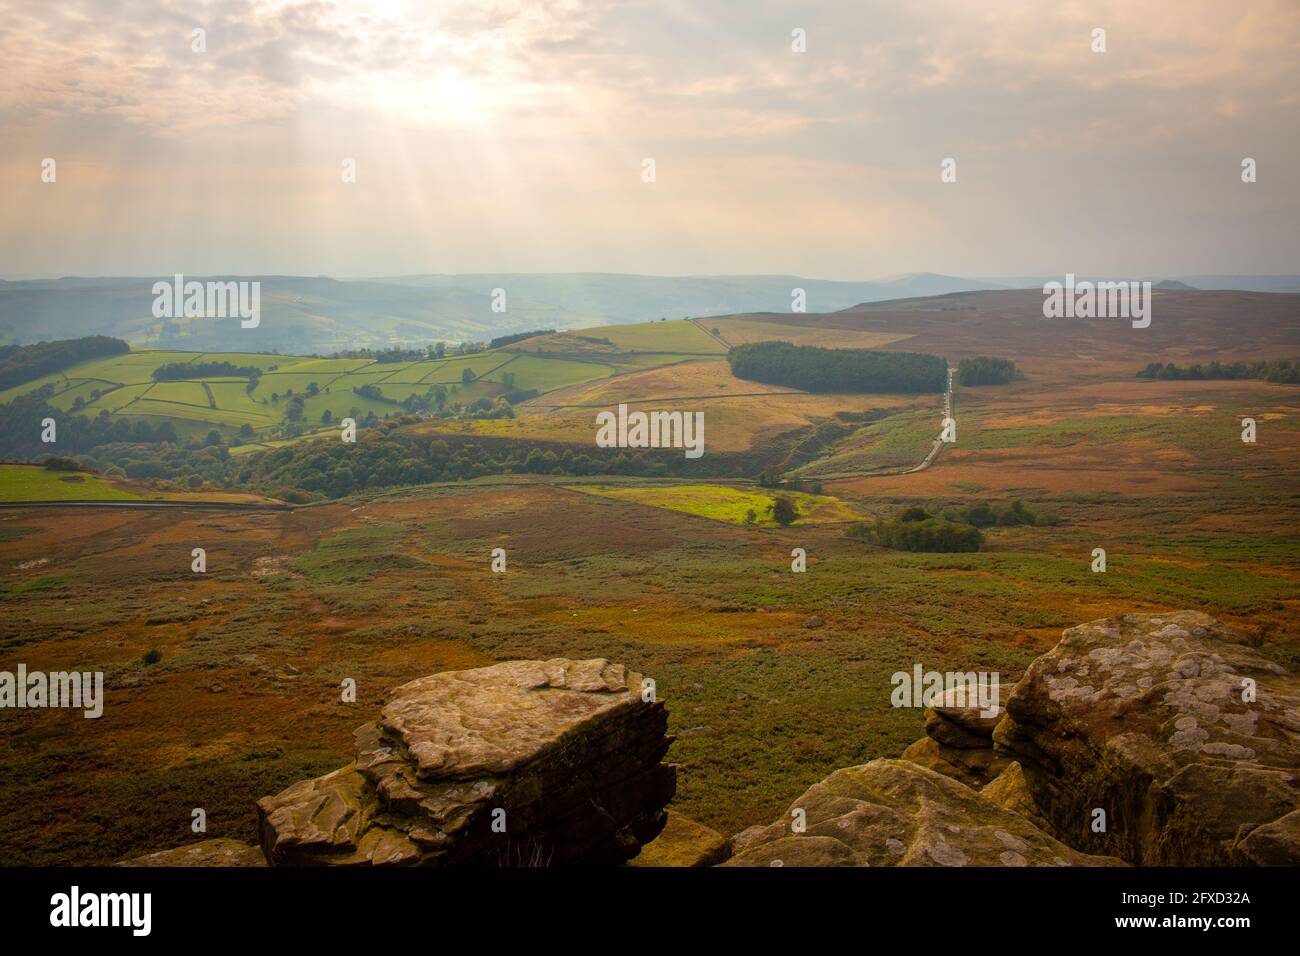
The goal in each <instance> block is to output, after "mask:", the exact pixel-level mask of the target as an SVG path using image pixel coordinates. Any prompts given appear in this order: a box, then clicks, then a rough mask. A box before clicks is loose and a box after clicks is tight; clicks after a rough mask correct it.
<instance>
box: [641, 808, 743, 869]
mask: <svg viewBox="0 0 1300 956" xmlns="http://www.w3.org/2000/svg"><path fill="white" fill-rule="evenodd" d="M730 851H731V847H730V845H729V844H728V842H727V838H726V837H724V836H723V835H722V834H721V833H719V832H718V831H717V830H713V829H711V828H709V827H706V826H705V825H704V824H702V823H696V822H695V821H694V820H692V819H690V818H689V817H684V816H682V815H681V814H680V813H677V812H675V811H670V812H669V814H668V824H667V825H666V826H665V827H664V829H663V832H662V833H660V834H659V836H657V837H655V839H654V840H653V841H652V842H650V843H647V844H646V845H645V846H643V847H642V848H641V852H640V853H638V854H637V855H636V857H635V858H634V859H631V860H629V861H628V864H627V865H628V866H669V867H694V866H716V865H717V864H719V863H721V862H722V861H723V860H725V859H726V858H727V855H728V853H730Z"/></svg>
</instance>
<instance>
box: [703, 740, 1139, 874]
mask: <svg viewBox="0 0 1300 956" xmlns="http://www.w3.org/2000/svg"><path fill="white" fill-rule="evenodd" d="M796 811H802V816H803V819H804V822H805V827H806V828H805V829H804V831H803V832H794V831H793V830H792V824H793V823H795V822H796V821H797V819H798V815H797V814H796ZM731 843H732V857H731V859H730V860H728V861H727V862H726V863H723V864H722V865H723V866H1122V865H1123V863H1122V862H1121V861H1119V860H1115V859H1110V858H1103V857H1096V856H1089V855H1087V854H1084V853H1079V852H1078V851H1076V850H1073V849H1071V848H1070V847H1068V846H1066V845H1065V844H1063V843H1060V842H1059V841H1057V840H1056V839H1054V838H1053V837H1051V836H1049V835H1048V834H1047V833H1045V832H1043V831H1042V830H1040V829H1039V828H1038V827H1036V826H1034V824H1033V823H1031V822H1030V821H1029V820H1027V819H1025V818H1024V817H1022V816H1020V815H1019V814H1017V813H1013V812H1012V811H1010V810H1006V809H1003V808H1002V807H1000V806H998V805H996V804H995V803H993V802H992V801H990V800H988V799H986V798H985V797H983V796H981V795H980V794H978V793H976V792H975V791H974V790H971V789H970V788H969V787H966V786H964V785H962V784H960V783H958V782H957V781H955V780H953V779H951V778H949V777H946V776H944V775H942V774H938V773H935V772H934V771H932V770H928V769H926V768H925V767H922V766H919V765H917V764H914V763H912V762H911V761H907V760H873V761H872V762H871V763H868V764H864V765H863V766H860V767H849V768H847V769H844V770H838V771H836V772H835V773H833V774H831V775H830V776H829V777H827V778H826V779H825V780H823V781H822V782H821V783H817V784H814V785H813V786H812V787H811V788H810V789H809V790H808V791H807V792H806V793H805V794H804V795H803V796H801V797H800V798H799V799H798V800H796V801H795V802H794V803H793V804H791V806H790V809H789V811H787V812H786V813H785V814H783V815H782V816H781V817H780V818H779V819H778V820H777V821H776V822H775V823H773V824H771V825H770V826H766V827H751V828H750V829H748V830H745V831H743V832H742V833H739V834H737V835H736V836H735V837H733V838H732V841H731Z"/></svg>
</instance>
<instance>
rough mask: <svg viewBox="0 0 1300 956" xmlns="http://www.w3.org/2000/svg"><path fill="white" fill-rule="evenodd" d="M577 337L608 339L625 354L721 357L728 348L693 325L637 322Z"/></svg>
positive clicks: (604, 328)
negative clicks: (670, 353) (685, 354)
mask: <svg viewBox="0 0 1300 956" xmlns="http://www.w3.org/2000/svg"><path fill="white" fill-rule="evenodd" d="M573 334H574V335H582V336H587V337H590V338H597V339H609V341H611V342H613V343H614V345H615V346H616V347H617V348H618V349H619V350H620V351H623V352H685V353H689V354H698V353H701V352H706V353H710V354H714V355H722V354H723V353H725V352H726V351H727V349H726V346H724V345H722V343H720V342H718V341H717V340H716V339H714V338H713V337H712V336H711V335H709V334H708V333H707V332H704V331H703V330H701V329H700V328H699V327H698V326H697V325H696V324H695V323H694V322H687V321H685V320H684V319H683V320H675V321H671V322H638V323H636V324H634V325H605V326H599V327H597V328H594V329H583V330H582V331H581V332H575V333H573Z"/></svg>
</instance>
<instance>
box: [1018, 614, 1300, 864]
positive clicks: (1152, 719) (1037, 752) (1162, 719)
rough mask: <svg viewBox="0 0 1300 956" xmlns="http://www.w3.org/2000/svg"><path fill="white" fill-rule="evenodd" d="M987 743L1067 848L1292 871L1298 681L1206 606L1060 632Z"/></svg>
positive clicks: (1297, 803) (1145, 860)
mask: <svg viewBox="0 0 1300 956" xmlns="http://www.w3.org/2000/svg"><path fill="white" fill-rule="evenodd" d="M994 742H995V745H996V748H997V750H998V752H999V753H1001V754H1004V755H1006V756H1009V757H1012V758H1013V759H1015V760H1017V761H1018V762H1019V763H1020V765H1021V767H1022V769H1023V771H1024V778H1025V784H1026V786H1027V788H1028V790H1029V793H1030V794H1031V795H1032V799H1033V803H1034V805H1035V806H1037V807H1038V808H1039V809H1040V811H1041V812H1042V813H1043V815H1044V816H1045V818H1046V819H1047V820H1048V821H1050V823H1051V825H1052V828H1053V831H1054V832H1055V833H1056V835H1057V836H1058V837H1060V838H1061V839H1062V840H1064V841H1065V842H1067V843H1069V844H1071V845H1072V846H1074V847H1076V848H1078V849H1080V850H1083V851H1090V852H1096V853H1106V854H1113V855H1115V856H1119V857H1122V858H1123V859H1125V860H1128V861H1130V862H1132V863H1137V864H1142V865H1164V866H1222V865H1232V864H1247V865H1249V864H1259V863H1265V862H1269V863H1284V864H1289V865H1292V866H1294V865H1297V864H1300V833H1298V832H1297V831H1298V830H1300V817H1297V815H1296V813H1295V811H1296V810H1297V808H1300V681H1298V680H1297V678H1296V677H1295V676H1294V675H1292V674H1290V673H1289V672H1288V671H1287V670H1286V669H1285V668H1284V667H1282V666H1281V665H1280V664H1277V663H1275V662H1274V661H1271V660H1269V659H1268V658H1266V657H1264V656H1263V655H1262V654H1260V653H1259V652H1258V651H1256V650H1254V649H1253V648H1251V647H1249V646H1248V645H1247V643H1246V642H1245V640H1244V639H1243V638H1242V637H1241V635H1240V634H1238V633H1237V632H1235V631H1234V630H1232V629H1231V628H1230V627H1227V626H1226V625H1224V624H1222V623H1220V622H1219V621H1217V620H1215V619H1214V618H1212V617H1210V616H1208V615H1206V614H1202V613H1200V612H1197V611H1178V612H1174V613H1169V614H1126V615H1124V616H1122V617H1114V618H1105V619H1102V620H1097V621H1092V622H1089V623H1087V624H1081V625H1079V626H1078V627H1073V628H1070V629H1069V630H1067V631H1065V633H1064V634H1063V635H1062V639H1061V642H1060V643H1059V644H1058V645H1057V646H1056V647H1055V648H1053V649H1052V650H1051V651H1049V652H1048V653H1047V654H1044V655H1043V656H1042V657H1039V658H1038V659H1037V660H1035V661H1034V662H1033V664H1031V665H1030V667H1029V670H1028V671H1027V672H1026V674H1025V677H1024V679H1023V680H1022V681H1021V682H1020V684H1019V685H1018V686H1017V688H1016V691H1015V693H1014V694H1012V696H1011V698H1010V699H1009V700H1008V701H1007V714H1006V717H1005V718H1004V719H1003V720H1002V721H1001V722H1000V723H999V724H998V726H997V729H996V730H995V731H994ZM1098 811H1103V812H1104V814H1105V829H1104V831H1100V830H1099V829H1097V821H1098V820H1099V819H1100V816H1099V814H1098Z"/></svg>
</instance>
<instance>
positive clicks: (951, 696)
mask: <svg viewBox="0 0 1300 956" xmlns="http://www.w3.org/2000/svg"><path fill="white" fill-rule="evenodd" d="M1011 690H1013V688H1010V687H1005V688H1002V689H1001V694H1000V695H999V700H1000V701H1003V700H1005V699H1006V695H1007V694H1008V693H1009V692H1010V691H1011ZM967 703H968V701H966V700H965V699H964V697H963V694H962V692H961V691H959V690H957V689H953V690H948V691H945V692H944V693H943V695H942V696H940V697H939V700H938V701H937V702H936V703H935V705H934V706H933V707H927V708H926V711H925V733H926V736H924V737H922V738H921V739H920V740H918V741H917V742H916V743H914V744H912V745H911V746H910V747H908V748H907V749H906V750H904V751H903V759H904V760H910V761H912V762H913V763H918V764H920V765H921V766H923V767H928V768H929V769H931V770H933V771H935V772H936V773H941V774H943V775H944V776H946V777H952V778H953V779H954V780H959V781H961V782H962V783H964V784H966V786H968V787H974V788H976V789H978V788H979V787H982V786H984V785H985V784H987V783H989V782H991V781H992V780H993V779H994V778H995V777H997V776H998V775H999V774H1000V773H1002V772H1003V771H1004V770H1006V769H1007V767H1008V766H1009V765H1010V764H1011V762H1012V761H1011V760H1009V759H1008V758H1006V757H1004V756H1000V755H999V754H997V753H995V752H994V749H993V728H994V727H996V726H997V723H998V721H999V720H1001V719H1002V715H1003V713H1004V711H1003V709H1002V707H1001V706H999V708H998V712H997V714H996V715H994V716H985V715H984V714H983V713H982V712H981V709H980V708H979V707H978V706H966V704H967Z"/></svg>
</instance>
